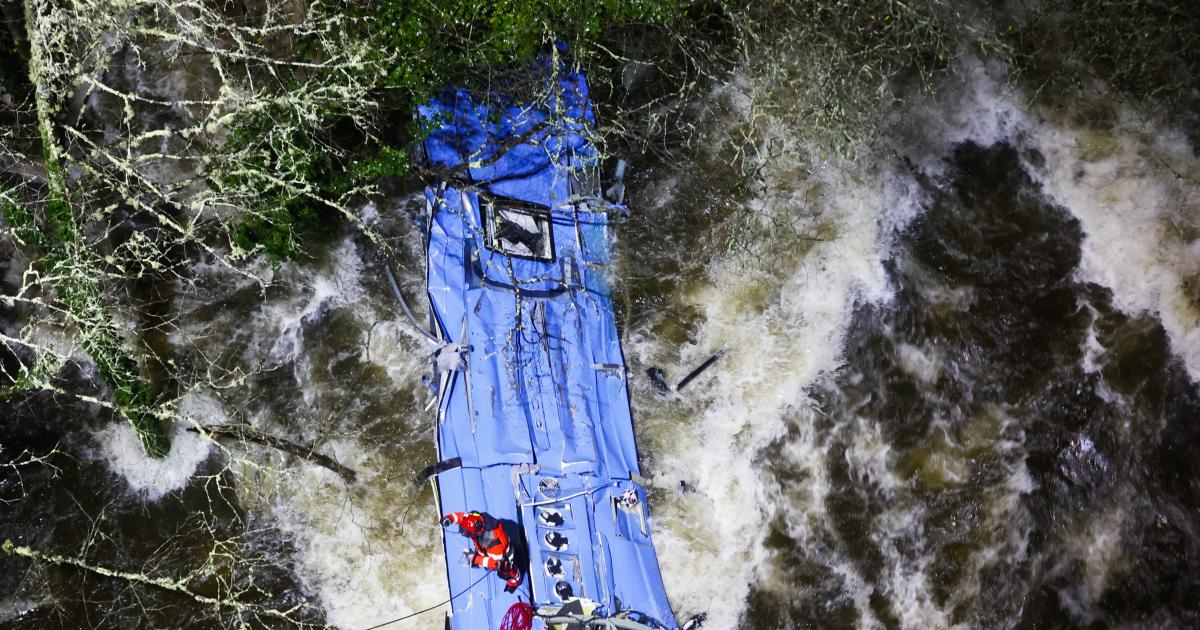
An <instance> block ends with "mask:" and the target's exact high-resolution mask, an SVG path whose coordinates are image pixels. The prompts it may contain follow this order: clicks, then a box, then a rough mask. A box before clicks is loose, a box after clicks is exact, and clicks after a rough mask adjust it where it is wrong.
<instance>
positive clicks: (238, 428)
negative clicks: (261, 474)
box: [188, 424, 358, 483]
mask: <svg viewBox="0 0 1200 630" xmlns="http://www.w3.org/2000/svg"><path fill="white" fill-rule="evenodd" d="M188 431H191V432H193V433H201V432H203V433H207V434H208V436H209V437H211V438H213V439H214V440H217V439H221V438H230V439H234V440H238V441H241V442H253V443H254V444H261V445H263V446H269V447H271V448H273V449H276V450H280V451H283V452H285V453H291V454H292V455H295V456H296V457H299V458H301V459H305V460H308V461H309V462H311V463H313V464H316V465H318V466H321V467H324V468H328V469H329V470H332V471H333V472H335V473H337V474H338V475H339V476H341V478H342V479H344V480H345V481H346V483H354V481H355V480H356V479H357V478H358V473H356V472H354V471H353V470H351V469H350V468H346V467H345V466H343V465H341V464H339V463H338V462H337V460H335V459H334V458H332V457H330V456H328V455H322V454H321V453H318V452H317V450H316V447H315V446H306V445H304V444H297V443H295V442H292V441H290V440H285V439H283V438H281V437H276V436H274V435H269V434H267V433H263V432H262V431H259V430H258V429H255V428H253V427H248V426H246V425H241V424H210V425H206V426H201V427H199V428H197V427H190V428H189V429H188Z"/></svg>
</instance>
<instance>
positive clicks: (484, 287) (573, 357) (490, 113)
mask: <svg viewBox="0 0 1200 630" xmlns="http://www.w3.org/2000/svg"><path fill="white" fill-rule="evenodd" d="M548 80H549V81H551V83H550V85H552V86H557V88H558V89H557V90H551V91H550V92H551V94H549V97H550V98H548V99H546V100H547V103H543V104H538V105H524V106H522V105H511V106H506V107H500V108H498V109H489V108H488V106H486V105H484V104H481V103H480V102H478V101H477V100H474V99H472V97H471V95H470V94H468V93H467V92H465V91H462V90H459V91H447V92H445V93H443V94H442V95H441V96H440V97H439V98H437V99H435V100H434V101H432V102H431V103H429V104H427V105H425V106H423V107H422V108H421V110H420V113H421V116H422V117H423V118H425V119H426V120H427V121H430V122H431V123H432V124H433V126H435V127H436V131H434V132H433V133H432V134H431V135H430V136H429V137H428V138H427V139H426V140H425V142H424V146H423V149H424V153H425V158H426V161H427V163H428V164H427V166H429V167H430V168H431V169H433V170H435V171H437V172H441V173H442V174H443V179H444V181H443V182H440V183H439V184H437V185H433V186H431V187H429V188H427V189H426V197H427V200H428V202H429V205H430V210H431V215H430V216H431V218H430V225H429V235H428V238H429V240H428V291H429V298H430V302H431V305H432V312H433V319H434V321H435V326H436V328H437V332H438V335H439V337H440V338H441V339H442V340H443V341H444V342H445V343H446V344H447V345H446V346H445V347H444V350H443V353H451V354H453V353H456V352H457V353H458V354H459V355H460V356H461V360H460V361H449V362H447V363H443V368H444V369H443V370H442V371H441V373H440V377H439V380H440V388H439V397H438V410H437V439H438V449H439V458H440V459H441V460H443V461H446V460H451V459H453V458H460V459H461V462H462V465H461V467H458V468H454V469H452V470H449V471H445V472H442V473H440V474H439V475H438V477H437V488H438V499H439V502H440V509H441V511H442V513H443V514H445V513H449V512H458V511H481V512H488V513H490V514H491V515H492V516H494V517H496V518H498V519H508V520H510V521H513V522H515V523H516V524H518V526H519V528H520V531H522V532H523V533H524V535H525V538H526V540H527V542H528V551H529V554H528V555H529V567H528V574H527V577H526V579H525V581H524V582H523V583H522V585H521V587H520V589H518V590H517V592H515V593H511V594H510V593H505V592H504V581H503V580H501V579H499V578H498V577H496V576H495V575H486V574H485V570H484V569H480V568H473V567H470V566H469V565H468V563H467V562H466V561H465V559H464V558H463V549H465V548H467V547H469V546H470V542H469V541H468V540H467V539H466V538H464V537H462V536H459V535H458V534H457V533H456V532H455V531H447V532H446V533H445V536H444V545H445V554H446V572H447V576H448V579H449V585H450V592H451V593H452V594H458V593H460V592H461V593H462V594H461V595H458V596H457V597H455V598H454V600H453V602H452V613H451V616H450V625H451V627H452V628H454V629H455V630H485V629H490V628H498V627H499V625H500V622H501V620H502V619H503V617H504V615H505V613H506V612H507V611H508V609H509V607H510V606H512V604H514V603H515V602H517V601H518V598H520V599H521V600H523V601H526V602H532V604H533V606H534V608H536V609H539V610H540V611H549V610H552V609H557V608H558V607H561V606H562V605H563V602H564V598H565V599H566V600H568V601H569V600H570V599H571V598H572V597H575V598H583V599H584V600H590V602H593V603H594V604H591V605H595V606H598V608H597V609H596V612H595V614H597V615H603V616H612V615H617V614H618V613H624V615H625V616H627V617H628V618H629V619H641V620H643V623H645V624H646V625H647V626H649V627H663V628H670V629H674V628H677V627H678V626H677V623H676V621H675V619H674V616H673V614H672V612H671V608H670V605H669V603H668V602H667V598H666V594H665V592H664V590H663V585H662V578H661V576H660V574H659V568H658V560H657V557H656V556H655V552H654V547H653V546H652V544H651V540H650V527H649V515H648V514H647V512H646V507H645V506H646V503H645V490H644V488H642V487H641V486H640V485H639V484H638V483H637V482H636V481H635V479H637V478H638V474H639V470H638V462H637V450H636V447H635V445H634V436H633V428H632V422H631V418H630V411H629V400H628V392H627V384H626V370H625V364H624V358H623V356H622V354H621V346H620V342H619V338H618V336H617V329H616V324H615V321H614V319H613V310H612V302H611V297H610V290H609V285H608V282H607V279H606V277H605V275H606V274H607V273H608V265H609V263H610V255H609V234H608V215H607V214H606V210H610V209H612V208H613V206H612V205H611V204H607V203H606V202H603V201H602V200H600V199H599V198H598V196H597V191H596V188H597V186H596V185H595V184H594V182H595V181H596V179H595V178H594V177H592V174H594V173H596V172H597V171H598V164H597V156H596V152H595V150H594V148H593V147H592V146H591V144H589V142H588V140H587V137H586V135H585V133H584V132H585V131H586V129H587V128H588V127H589V126H590V125H591V124H592V123H593V122H594V119H593V114H592V111H591V105H590V102H589V100H588V94H587V85H586V81H585V79H584V76H583V75H582V74H580V73H564V74H560V75H557V76H554V77H552V78H549V79H548ZM508 207H511V208H515V210H513V211H512V212H509V213H508V214H504V212H505V211H504V208H508ZM495 217H507V218H506V219H505V220H504V221H507V222H503V221H500V220H499V219H497V218H495ZM539 217H540V218H539ZM489 221H490V222H491V223H487V222H489ZM485 223H487V224H486V225H485ZM514 226H515V227H514ZM496 230H500V232H498V233H503V234H510V233H511V232H506V231H505V230H510V231H511V230H516V231H517V232H521V231H522V230H524V231H525V232H527V233H528V234H527V235H526V236H525V237H524V238H525V239H526V240H525V241H524V242H526V243H528V244H529V245H528V246H526V245H521V244H519V243H518V244H516V245H512V246H513V247H518V248H525V249H521V250H520V251H521V252H522V253H524V254H527V255H524V256H522V255H518V254H514V253H513V251H509V250H507V249H506V248H507V247H509V245H511V243H508V242H507V241H506V242H504V243H503V244H499V245H498V243H499V241H497V240H495V238H494V235H493V234H492V232H494V231H496ZM535 233H537V234H535ZM529 234H533V236H529ZM539 234H540V235H539ZM514 238H517V237H514ZM530 238H532V239H533V240H529V239H530ZM545 238H549V239H550V242H549V243H547V242H546V241H545V240H544V239H545ZM533 248H541V249H538V252H534V251H533ZM526 250H528V251H526ZM547 252H548V254H547ZM539 253H540V254H542V255H540V256H539V255H538V254H539ZM456 363H457V365H455V364H456ZM622 495H624V496H622ZM634 499H636V500H634ZM543 625H544V624H543V622H542V621H541V620H540V619H537V620H535V627H538V628H541V627H543Z"/></svg>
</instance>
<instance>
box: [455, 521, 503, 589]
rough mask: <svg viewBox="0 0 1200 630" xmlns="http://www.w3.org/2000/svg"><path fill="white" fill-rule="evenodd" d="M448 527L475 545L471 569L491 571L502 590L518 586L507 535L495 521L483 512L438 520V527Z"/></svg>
mask: <svg viewBox="0 0 1200 630" xmlns="http://www.w3.org/2000/svg"><path fill="white" fill-rule="evenodd" d="M451 525H458V533H460V534H462V535H463V536H466V537H467V538H470V539H471V541H472V542H473V543H475V548H474V549H473V550H472V551H471V566H476V567H482V568H484V569H488V570H489V571H495V572H496V575H498V576H500V577H501V578H502V579H504V582H505V590H506V591H509V592H512V591H514V590H516V588H517V587H518V586H520V584H521V571H520V569H518V568H517V563H516V562H515V561H514V558H513V548H512V544H510V541H509V540H508V532H505V531H504V526H503V525H502V524H501V523H500V521H499V520H498V519H496V518H495V517H493V516H491V515H490V514H488V513H486V512H451V513H450V514H447V515H446V516H444V517H442V527H449V526H451Z"/></svg>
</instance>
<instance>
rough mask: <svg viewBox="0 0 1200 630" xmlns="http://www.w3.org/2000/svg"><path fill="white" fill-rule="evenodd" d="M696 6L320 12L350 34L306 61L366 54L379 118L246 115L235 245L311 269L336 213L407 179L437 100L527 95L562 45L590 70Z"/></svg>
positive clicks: (224, 174) (631, 2) (293, 80)
mask: <svg viewBox="0 0 1200 630" xmlns="http://www.w3.org/2000/svg"><path fill="white" fill-rule="evenodd" d="M689 4H690V2H684V1H682V0H602V1H599V2H578V1H576V0H540V1H534V2H530V1H527V0H500V1H497V2H462V1H461V0H425V1H421V2H414V1H410V0H378V1H362V0H348V1H342V0H318V1H317V2H316V3H315V4H314V5H313V7H312V10H313V11H314V12H316V13H318V14H322V15H328V16H332V15H338V16H342V18H343V19H342V20H341V24H342V25H343V29H344V30H343V31H342V32H340V33H337V34H335V35H334V36H331V35H330V34H328V33H321V34H313V35H310V36H308V37H304V38H299V41H297V42H296V43H295V47H294V49H295V51H296V54H297V55H298V56H299V57H300V58H301V59H304V60H308V61H318V60H321V59H324V58H326V57H328V56H329V54H330V53H331V48H330V47H331V42H335V43H336V42H338V41H355V42H366V43H367V45H366V46H365V50H367V51H370V52H369V53H368V58H367V59H366V60H364V63H363V65H362V66H361V71H360V72H361V75H360V76H358V77H356V80H358V81H365V82H367V83H369V84H371V85H373V86H374V88H373V91H372V92H373V96H374V98H375V99H376V102H377V104H378V107H377V108H376V109H375V112H374V115H373V117H372V118H371V119H369V120H363V119H361V118H355V117H354V116H353V114H352V111H353V109H354V107H353V106H354V105H357V104H346V103H337V102H330V103H329V104H328V105H327V106H326V107H323V108H321V109H320V110H319V111H312V112H307V114H309V115H307V116H300V115H297V113H296V112H294V111H291V110H290V109H289V104H288V103H286V102H280V103H279V104H278V105H276V106H273V107H270V108H267V109H259V110H256V111H254V112H253V113H250V114H246V115H239V116H238V117H237V119H236V122H235V124H234V125H233V128H232V133H231V134H230V136H229V139H228V140H227V147H226V148H227V150H229V152H231V153H237V154H239V155H241V156H243V157H242V158H241V159H242V162H240V163H238V164H225V165H223V166H222V167H220V168H218V171H220V172H221V175H219V176H218V184H220V185H224V186H225V187H227V188H230V187H237V186H241V187H247V186H254V187H255V188H256V190H257V194H256V195H254V198H253V199H248V200H247V201H248V207H247V208H245V211H246V212H245V215H244V217H243V218H242V219H241V220H240V221H239V225H238V227H237V229H236V231H235V234H234V243H235V244H236V245H237V246H239V247H241V248H242V249H245V250H250V251H256V252H260V253H263V254H265V255H267V256H268V257H269V258H271V259H272V260H274V261H276V262H278V261H282V260H287V259H292V260H304V259H305V258H306V256H305V251H306V250H307V249H309V248H310V247H311V246H314V245H316V244H317V243H319V242H321V239H323V238H327V237H328V236H330V235H331V234H333V233H334V232H335V225H336V223H337V221H338V213H337V212H335V211H333V206H334V205H336V204H337V203H338V202H342V201H345V200H346V199H347V198H348V197H351V196H353V195H354V194H356V193H361V192H362V191H364V190H366V189H368V188H369V186H370V185H371V184H372V183H373V182H375V181H377V180H379V179H381V178H386V177H403V176H404V175H406V174H407V173H408V170H409V166H410V157H409V153H408V152H409V147H411V146H412V145H413V144H414V143H415V142H416V140H417V139H419V138H420V137H422V136H423V134H424V132H425V131H426V130H423V129H421V127H420V124H419V122H418V121H417V118H416V116H415V111H416V107H417V105H418V104H419V103H421V102H424V101H426V100H427V99H429V98H430V97H431V96H432V95H433V94H434V93H435V92H436V91H437V90H439V89H442V88H445V87H447V86H463V87H468V88H472V89H478V90H480V91H482V92H487V93H491V92H493V91H496V90H499V89H500V88H501V87H502V86H504V87H507V88H508V89H509V90H511V91H519V90H520V87H519V86H518V85H517V84H516V83H514V80H515V79H517V78H518V77H520V75H522V74H523V70H524V69H525V68H527V67H528V65H529V64H530V63H531V62H532V60H533V59H534V58H535V57H536V55H537V54H538V52H539V51H541V50H544V49H545V48H546V46H547V45H549V44H551V43H553V42H554V41H556V40H562V41H568V42H571V46H572V53H573V54H574V56H575V57H576V58H577V59H578V58H584V57H587V56H588V55H590V54H593V53H594V52H595V50H596V46H597V44H598V42H599V41H600V39H601V37H602V36H603V35H604V34H605V32H606V31H607V30H608V29H612V28H616V27H619V26H621V25H627V24H630V23H651V24H663V23H668V22H670V21H672V20H675V19H678V18H679V17H681V16H682V15H683V11H684V9H685V8H686V7H687V6H688V5H689ZM339 71H340V70H339ZM320 72H321V70H319V69H312V68H308V69H305V70H304V71H303V72H300V71H297V72H296V73H294V74H292V75H290V76H281V77H279V78H280V79H282V85H283V86H284V91H286V90H294V89H296V86H297V85H299V84H300V83H302V82H304V81H312V80H313V79H314V74H319V73H320ZM329 80H330V81H337V80H339V77H336V76H330V77H329ZM317 82H320V81H319V79H318V81H317ZM526 87H528V86H526ZM522 96H523V97H526V98H527V97H530V96H532V95H530V94H524V95H522ZM246 156H249V157H246ZM261 172H274V173H279V174H281V177H280V179H281V180H283V181H286V182H288V185H280V184H279V183H278V182H273V181H270V180H264V179H262V178H261V177H260V176H259V175H258V173H261ZM248 178H255V181H253V182H251V181H249V179H248ZM294 182H302V185H301V186H300V187H299V188H298V187H297V186H295V185H293V183H294Z"/></svg>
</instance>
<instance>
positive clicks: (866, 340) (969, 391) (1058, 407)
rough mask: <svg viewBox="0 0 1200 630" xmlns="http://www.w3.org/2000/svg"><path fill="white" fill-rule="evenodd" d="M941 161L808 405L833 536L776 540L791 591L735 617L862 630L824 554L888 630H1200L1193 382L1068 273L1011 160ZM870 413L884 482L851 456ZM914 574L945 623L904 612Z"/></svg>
mask: <svg viewBox="0 0 1200 630" xmlns="http://www.w3.org/2000/svg"><path fill="white" fill-rule="evenodd" d="M947 159H948V161H949V169H948V171H947V173H946V174H945V176H944V177H942V178H939V179H937V180H934V181H927V182H926V183H925V186H926V187H927V188H928V189H929V190H930V191H931V193H932V200H933V201H932V203H931V204H930V205H929V207H928V208H927V209H926V210H925V211H924V213H923V214H922V215H920V216H919V217H918V218H916V219H915V221H913V222H912V224H911V225H910V226H909V227H908V228H907V229H906V230H905V231H904V232H903V233H902V234H900V235H899V238H898V239H897V240H896V246H895V249H894V251H893V252H892V256H891V258H890V260H889V261H888V263H887V267H888V276H889V278H890V279H891V281H892V282H893V283H894V285H895V287H896V294H895V298H894V300H893V301H892V302H891V303H888V304H885V305H882V306H867V307H864V308H860V309H859V310H858V311H857V312H856V313H855V315H854V320H853V323H852V325H851V327H850V332H849V334H848V337H847V340H846V351H845V352H846V364H845V365H844V366H842V367H841V368H839V369H838V370H837V372H836V374H835V375H834V376H833V377H832V378H831V379H830V382H828V383H826V384H824V385H821V386H819V387H817V389H816V391H815V392H814V394H815V396H816V397H817V398H818V400H819V401H820V402H819V404H820V406H821V408H822V409H823V411H824V418H825V422H824V425H823V426H822V427H821V429H820V430H821V431H823V432H826V433H827V434H828V435H829V436H830V440H829V443H828V450H827V451H826V453H825V457H826V464H827V466H828V467H829V469H830V478H831V479H833V480H834V486H833V488H832V489H831V500H830V501H831V509H832V510H833V511H834V514H835V517H834V519H833V521H834V523H835V527H834V528H833V531H830V532H828V535H827V537H826V538H825V539H824V540H822V541H821V544H820V546H818V547H815V548H812V547H811V546H806V545H803V544H800V543H798V542H797V541H794V540H791V539H789V538H788V536H787V534H786V529H785V528H783V527H775V528H774V529H773V534H772V536H771V538H770V540H769V544H770V545H771V546H772V547H773V548H774V549H775V550H776V551H777V553H778V554H779V555H780V556H781V557H782V558H784V561H783V563H782V565H783V566H784V567H786V568H785V569H783V573H784V575H786V576H787V581H788V582H789V583H790V584H789V585H788V586H781V587H775V588H771V589H761V588H759V589H755V590H754V592H753V594H752V595H751V599H750V608H749V610H748V611H747V613H746V616H745V618H744V621H743V623H742V626H743V627H746V628H758V627H770V628H793V627H859V626H860V625H869V623H871V621H870V620H867V619H864V618H863V616H862V615H860V614H859V613H858V612H856V610H855V609H854V606H853V603H852V601H851V599H852V597H853V595H854V594H853V593H849V592H847V588H846V585H845V584H844V582H843V581H842V580H841V579H840V578H839V577H838V576H837V575H836V574H835V573H834V572H833V571H832V570H831V569H830V567H829V565H828V563H827V560H828V558H827V557H826V556H825V555H823V553H822V552H823V551H827V550H836V551H837V552H838V557H841V558H846V559H848V561H849V562H850V563H852V564H853V566H854V568H856V569H857V571H858V573H859V574H860V575H862V576H865V578H866V585H867V588H868V589H870V591H871V593H870V596H869V601H870V612H871V613H872V614H873V615H874V621H876V622H879V623H881V624H883V625H884V626H887V627H898V626H907V627H912V626H914V625H916V626H920V625H926V624H930V625H943V624H945V623H952V624H957V623H961V624H965V625H966V626H967V627H1020V628H1046V627H1080V626H1083V627H1114V626H1126V627H1130V626H1131V627H1194V626H1196V625H1197V624H1198V623H1200V557H1198V554H1200V531H1198V530H1197V528H1198V526H1200V458H1197V457H1196V456H1195V450H1194V449H1195V444H1196V443H1197V442H1196V441H1197V439H1198V438H1200V423H1198V420H1200V391H1198V388H1197V386H1196V384H1195V383H1193V382H1190V381H1189V379H1188V376H1187V372H1186V370H1185V369H1184V368H1183V366H1182V365H1181V362H1180V360H1179V359H1178V358H1177V357H1174V356H1172V354H1171V352H1170V350H1169V347H1168V342H1167V338H1166V335H1165V334H1164V332H1163V329H1162V327H1161V326H1160V325H1159V324H1158V323H1157V322H1156V321H1155V320H1154V319H1153V318H1150V317H1148V316H1141V317H1133V318H1131V317H1128V316H1126V315H1123V314H1120V313H1118V312H1116V311H1114V309H1113V307H1112V304H1111V297H1110V294H1109V292H1108V291H1107V290H1106V289H1104V288H1101V287H1098V286H1095V285H1090V284H1085V283H1082V282H1080V281H1078V280H1076V279H1075V275H1074V272H1075V270H1076V267H1077V265H1078V264H1079V257H1080V254H1079V251H1080V242H1081V238H1082V234H1081V231H1080V227H1079V224H1078V221H1076V220H1075V219H1074V218H1073V217H1072V216H1071V215H1070V214H1068V213H1067V212H1066V211H1065V210H1063V209H1062V208H1059V207H1055V206H1054V205H1053V204H1052V203H1050V202H1048V201H1047V200H1046V198H1045V197H1044V195H1043V194H1042V192H1041V190H1040V189H1039V186H1038V185H1037V184H1036V183H1034V182H1033V181H1032V180H1031V178H1030V177H1029V176H1028V175H1027V174H1026V171H1025V166H1024V164H1023V161H1022V159H1021V156H1019V155H1018V154H1017V151H1016V150H1015V149H1014V148H1012V147H1011V146H1008V145H1003V144H1001V145H996V146H991V147H981V146H977V145H974V144H970V143H968V144H964V145H961V146H959V147H957V148H956V149H955V150H954V153H953V155H952V156H949V157H948V158H947ZM1031 159H1033V160H1036V159H1037V156H1031ZM1089 335H1092V336H1094V340H1095V342H1096V343H1098V347H1097V348H1095V349H1094V350H1092V352H1093V353H1095V354H1098V356H1097V357H1089V356H1085V354H1086V353H1087V352H1089V349H1088V338H1089ZM914 349H916V350H914ZM914 353H920V360H924V359H927V358H930V357H932V359H930V360H931V361H933V362H935V363H936V366H935V367H929V366H924V365H918V366H913V365H912V363H913V362H914V359H913V358H912V356H911V355H913V354H914ZM852 418H853V419H857V421H854V422H852V421H851V419H852ZM864 422H865V423H866V424H868V425H870V426H873V427H877V428H878V430H879V439H881V440H882V441H883V442H884V443H886V444H887V445H888V448H889V451H890V457H892V458H894V459H895V461H896V462H897V463H898V465H897V470H896V473H895V475H896V478H895V479H893V480H890V481H889V482H880V480H878V479H874V478H871V477H869V476H867V475H864V474H862V471H861V470H859V469H857V468H856V467H855V465H854V461H853V459H854V458H853V457H852V456H850V455H847V450H848V449H851V448H853V446H852V444H853V442H854V441H855V439H856V436H854V435H852V434H850V433H849V432H851V431H854V430H855V429H856V428H858V429H861V427H862V426H863V423H864ZM769 467H770V468H771V469H772V471H773V472H774V474H775V475H776V476H777V477H779V478H780V479H781V480H782V481H781V483H782V484H784V485H787V484H788V477H789V474H790V471H789V470H788V468H787V466H786V464H778V465H774V464H773V465H770V466H769ZM897 513H902V514H903V515H904V519H903V522H904V524H903V526H902V527H899V528H897V527H896V526H895V525H894V524H893V523H891V522H889V521H893V520H895V519H896V518H897ZM910 571H912V572H916V571H920V572H921V573H923V574H924V576H926V577H927V580H928V581H927V582H926V583H924V584H922V586H923V587H924V588H925V589H927V597H928V598H929V600H930V602H932V603H933V604H934V605H935V607H936V608H938V609H941V610H942V611H944V612H945V613H946V614H945V616H944V617H934V618H930V617H923V616H921V615H920V614H918V613H917V611H897V610H896V608H897V607H896V606H895V605H894V604H895V602H896V601H904V600H906V599H908V598H911V595H912V594H905V593H902V592H899V591H902V590H903V589H905V588H911V587H912V585H911V584H908V585H906V584H904V583H903V582H904V580H903V578H902V577H901V576H900V575H898V574H903V573H905V572H910ZM859 588H861V587H859ZM889 601H890V602H892V603H893V605H891V606H889V605H888V603H889ZM905 612H910V613H913V614H914V616H913V617H911V618H905V617H904V614H905ZM935 621H936V623H935ZM864 622H867V624H864Z"/></svg>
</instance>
